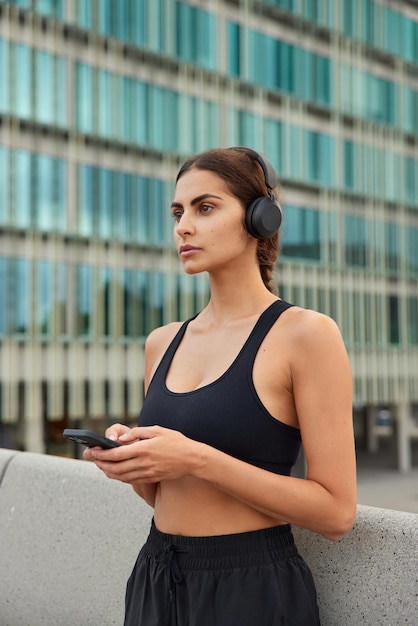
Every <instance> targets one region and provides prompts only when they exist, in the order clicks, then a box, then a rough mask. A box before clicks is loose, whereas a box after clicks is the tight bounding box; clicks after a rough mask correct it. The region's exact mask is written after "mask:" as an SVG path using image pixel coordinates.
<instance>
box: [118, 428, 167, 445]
mask: <svg viewBox="0 0 418 626" xmlns="http://www.w3.org/2000/svg"><path fill="white" fill-rule="evenodd" d="M163 431H164V429H163V428H161V427H160V426H135V427H134V428H131V429H130V431H129V432H128V433H124V434H123V435H122V436H121V437H120V439H121V441H125V442H127V441H133V440H138V439H152V438H153V437H157V436H158V435H162V433H163Z"/></svg>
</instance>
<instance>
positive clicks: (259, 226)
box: [232, 147, 282, 239]
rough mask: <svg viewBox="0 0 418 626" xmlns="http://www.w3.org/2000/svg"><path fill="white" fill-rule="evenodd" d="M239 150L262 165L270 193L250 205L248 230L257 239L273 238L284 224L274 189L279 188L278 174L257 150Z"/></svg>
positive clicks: (246, 224) (247, 215)
mask: <svg viewBox="0 0 418 626" xmlns="http://www.w3.org/2000/svg"><path fill="white" fill-rule="evenodd" d="M235 149H237V148H232V150H235ZM238 150H242V151H243V152H244V151H245V152H247V153H249V154H250V155H251V156H252V157H253V158H254V160H255V161H257V163H259V164H260V165H261V168H262V170H263V173H264V182H265V183H266V187H267V190H268V192H269V197H267V196H261V197H259V198H255V200H253V201H252V202H251V203H250V204H249V205H248V207H247V211H246V214H245V226H246V229H247V230H248V232H249V233H250V235H252V236H253V237H255V238H256V239H266V238H268V237H272V236H273V235H275V234H276V233H277V231H278V230H279V228H280V224H281V223H282V208H281V206H280V204H279V203H278V201H277V200H276V198H275V197H274V194H273V189H274V188H275V187H277V176H276V172H275V171H274V167H273V166H272V164H271V163H270V161H268V160H267V159H266V158H265V157H263V155H262V154H260V153H259V152H257V151H256V150H252V149H250V148H241V147H239V148H238Z"/></svg>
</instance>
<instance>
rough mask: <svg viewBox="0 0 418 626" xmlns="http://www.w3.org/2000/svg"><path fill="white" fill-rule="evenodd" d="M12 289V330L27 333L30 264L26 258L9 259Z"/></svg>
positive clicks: (29, 300)
mask: <svg viewBox="0 0 418 626" xmlns="http://www.w3.org/2000/svg"><path fill="white" fill-rule="evenodd" d="M10 262H11V268H12V271H11V275H12V280H13V283H14V284H13V285H12V290H13V292H14V296H15V303H14V307H13V311H14V314H13V318H12V319H11V323H12V331H13V332H15V333H19V334H20V333H27V332H28V331H29V330H30V311H31V308H32V307H31V299H30V295H31V293H32V289H31V281H30V264H29V261H28V260H27V259H11V261H10Z"/></svg>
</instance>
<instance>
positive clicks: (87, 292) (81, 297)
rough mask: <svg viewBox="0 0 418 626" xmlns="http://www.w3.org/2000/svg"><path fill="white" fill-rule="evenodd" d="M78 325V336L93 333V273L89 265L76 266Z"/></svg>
mask: <svg viewBox="0 0 418 626" xmlns="http://www.w3.org/2000/svg"><path fill="white" fill-rule="evenodd" d="M76 293H77V303H76V324H77V334H78V335H88V334H90V333H91V332H92V322H93V320H92V313H93V306H92V305H93V302H92V300H93V299H92V272H91V267H90V266H89V265H77V266H76Z"/></svg>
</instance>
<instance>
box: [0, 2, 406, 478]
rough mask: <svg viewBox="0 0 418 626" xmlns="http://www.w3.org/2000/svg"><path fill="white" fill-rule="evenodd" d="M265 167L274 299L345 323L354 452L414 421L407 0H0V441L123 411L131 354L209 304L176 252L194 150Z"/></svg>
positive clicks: (61, 445)
mask: <svg viewBox="0 0 418 626" xmlns="http://www.w3.org/2000/svg"><path fill="white" fill-rule="evenodd" d="M231 145H247V146H250V147H252V148H255V149H257V150H260V151H261V152H263V153H265V154H266V156H268V158H269V159H270V160H271V161H272V163H273V165H274V166H275V168H276V169H277V171H278V173H279V177H280V179H281V183H282V186H283V194H284V205H285V219H284V224H283V228H282V255H281V259H280V262H279V264H278V267H277V272H276V278H277V284H278V287H279V292H280V295H281V296H282V297H283V298H285V299H287V300H290V301H292V302H294V303H296V304H298V305H301V306H303V307H308V308H314V309H317V310H319V311H322V312H324V313H326V314H328V315H330V316H331V317H333V318H334V319H335V320H336V321H337V323H338V324H339V326H340V328H341V330H342V333H343V336H344V339H345V342H346V345H347V348H348V351H349V354H350V358H351V363H352V367H353V373H354V382H355V405H354V407H353V408H354V417H355V426H356V437H357V442H358V445H359V446H365V447H366V448H367V449H368V450H369V451H374V450H376V448H377V447H378V446H379V444H380V440H381V439H382V437H383V436H384V435H389V437H391V438H392V440H393V442H395V443H394V445H395V448H396V451H397V453H396V458H397V464H398V467H399V468H400V469H403V470H405V469H408V467H409V466H410V464H411V458H412V457H413V451H414V444H413V440H414V438H415V437H416V433H417V422H416V417H417V415H418V3H417V1H416V0H397V1H396V2H394V1H391V0H269V1H267V0H266V1H264V2H263V1H258V0H181V1H180V0H15V1H14V2H0V368H1V371H0V437H1V438H2V439H1V442H0V445H10V446H15V447H17V448H20V449H25V450H32V451H39V452H43V451H46V452H51V453H56V454H73V453H74V450H73V448H72V447H71V445H70V444H67V443H65V442H64V441H63V440H62V438H61V432H62V429H63V428H64V427H75V426H80V427H88V428H93V429H95V430H98V431H101V430H103V429H104V428H105V426H106V425H107V424H108V423H110V422H113V421H114V420H119V421H124V422H126V423H131V422H134V420H135V418H136V416H137V414H138V412H139V410H140V407H141V403H142V380H143V345H144V339H145V337H146V335H147V334H148V333H149V332H150V331H151V330H152V329H153V328H154V327H155V326H157V325H160V324H164V323H166V322H169V321H171V320H173V319H185V318H186V317H188V316H191V315H193V314H194V313H195V312H196V311H198V310H199V309H201V308H202V307H203V306H204V305H205V303H206V302H207V298H208V286H207V282H206V278H205V276H197V277H189V276H184V275H183V274H182V272H181V268H180V264H179V262H178V260H177V256H176V252H175V248H174V246H173V243H172V226H173V224H172V218H171V215H170V210H169V206H170V202H171V197H172V193H173V179H174V177H175V174H176V171H177V169H178V166H179V164H180V163H181V162H182V160H183V159H184V158H185V157H187V156H188V155H190V154H191V153H194V152H197V151H201V150H205V149H207V148H212V147H217V146H231Z"/></svg>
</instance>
